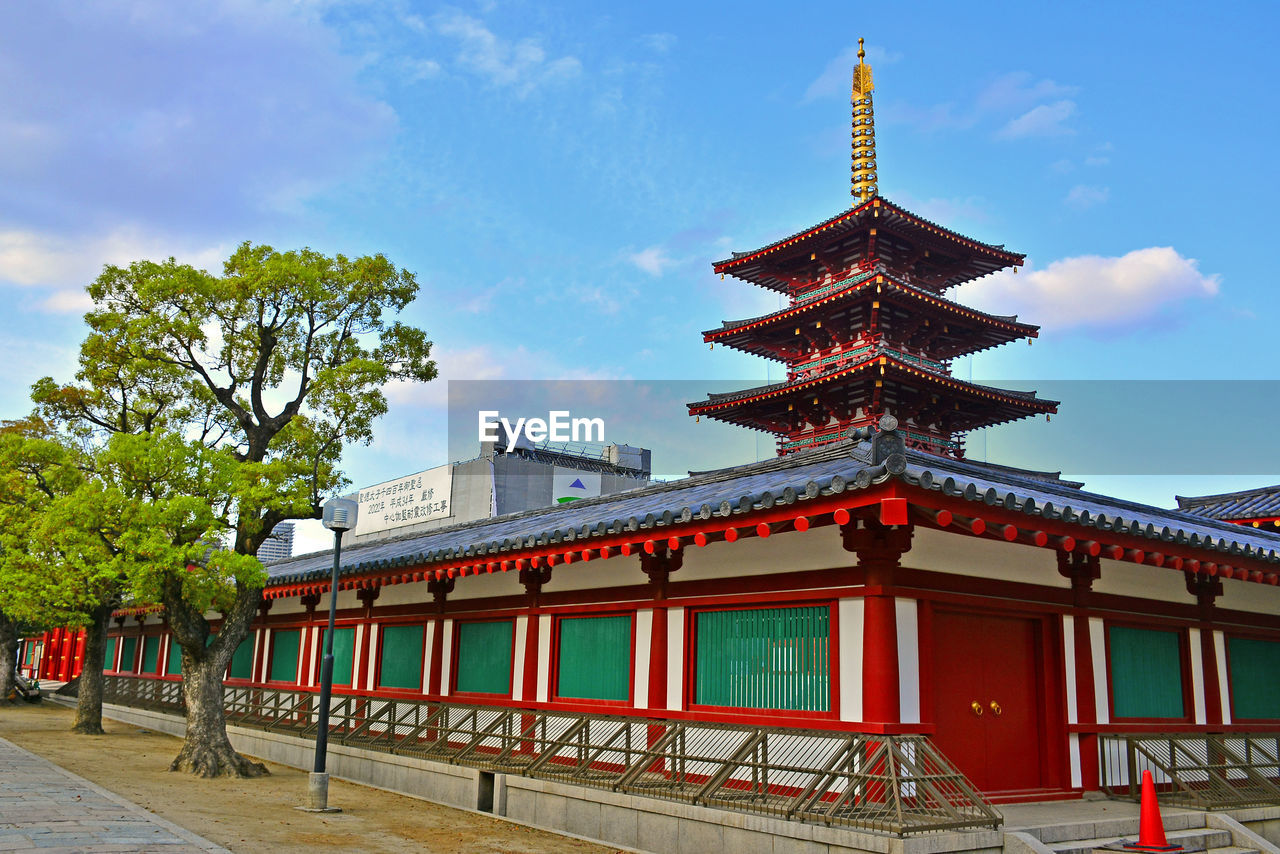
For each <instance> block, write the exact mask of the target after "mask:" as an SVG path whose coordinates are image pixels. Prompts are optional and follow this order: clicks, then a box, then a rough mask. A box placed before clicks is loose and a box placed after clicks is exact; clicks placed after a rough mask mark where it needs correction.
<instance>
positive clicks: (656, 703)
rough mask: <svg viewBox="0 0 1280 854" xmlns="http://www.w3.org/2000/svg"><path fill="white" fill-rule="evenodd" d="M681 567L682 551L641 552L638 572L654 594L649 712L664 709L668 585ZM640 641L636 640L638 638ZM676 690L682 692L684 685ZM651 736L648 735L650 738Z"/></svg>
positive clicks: (661, 548) (665, 549)
mask: <svg viewBox="0 0 1280 854" xmlns="http://www.w3.org/2000/svg"><path fill="white" fill-rule="evenodd" d="M683 565H684V551H683V550H682V549H672V548H670V547H669V546H660V547H658V548H656V549H654V552H653V554H649V553H647V552H642V553H641V555H640V571H641V572H643V573H644V574H645V575H646V576H648V578H649V587H650V589H651V590H652V591H653V600H654V603H653V629H652V631H651V632H650V633H649V696H648V697H647V698H646V701H647V703H648V706H649V708H650V709H657V710H665V709H666V708H667V703H668V702H669V700H670V699H672V698H668V697H667V676H668V674H667V627H668V622H667V585H668V584H669V582H670V581H671V574H672V573H673V572H676V571H677V570H679V569H680V567H681V566H683ZM637 642H639V639H637ZM679 690H683V686H681V688H680V689H679ZM653 737H654V733H653V732H651V733H650V739H651V740H652V738H653Z"/></svg>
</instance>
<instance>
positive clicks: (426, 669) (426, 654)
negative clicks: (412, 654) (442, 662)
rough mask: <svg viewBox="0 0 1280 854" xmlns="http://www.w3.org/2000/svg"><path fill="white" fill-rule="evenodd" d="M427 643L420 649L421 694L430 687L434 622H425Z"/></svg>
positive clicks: (434, 644)
mask: <svg viewBox="0 0 1280 854" xmlns="http://www.w3.org/2000/svg"><path fill="white" fill-rule="evenodd" d="M426 634H427V642H426V644H425V645H424V646H423V648H422V693H424V694H425V693H427V691H428V689H429V688H430V685H431V656H432V655H433V654H434V653H435V646H436V621H435V620H428V621H427V628H426Z"/></svg>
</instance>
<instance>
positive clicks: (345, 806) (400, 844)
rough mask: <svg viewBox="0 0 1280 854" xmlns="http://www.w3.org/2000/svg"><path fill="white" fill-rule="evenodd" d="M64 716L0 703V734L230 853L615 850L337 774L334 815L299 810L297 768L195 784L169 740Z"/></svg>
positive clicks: (50, 709)
mask: <svg viewBox="0 0 1280 854" xmlns="http://www.w3.org/2000/svg"><path fill="white" fill-rule="evenodd" d="M71 718H72V715H71V710H70V709H67V708H65V707H63V706H60V705H57V704H55V703H52V702H49V701H48V700H46V701H44V702H42V703H38V704H26V703H19V704H10V703H7V702H2V701H0V736H2V737H4V738H7V739H8V740H9V741H12V742H13V743H14V744H17V745H18V746H20V747H23V748H25V749H27V750H30V751H31V752H32V753H35V754H37V755H39V756H43V757H44V758H45V759H48V760H49V761H51V762H54V763H55V764H57V765H61V766H62V767H63V768H66V769H67V770H68V771H71V772H72V773H74V774H78V775H80V776H81V777H84V778H85V779H87V780H91V781H92V782H94V783H97V784H98V785H99V786H102V787H103V788H105V789H109V790H111V791H113V792H115V793H117V794H119V795H122V796H124V797H126V798H128V799H129V800H131V801H133V802H134V803H136V804H138V805H139V806H142V807H144V808H145V809H148V810H151V811H152V812H154V813H156V814H157V815H160V816H162V817H164V818H166V819H168V820H169V821H172V822H174V823H175V824H178V825H180V826H182V827H185V828H187V829H188V830H191V831H193V832H194V833H198V834H200V835H201V836H203V837H205V838H206V839H209V840H212V841H213V842H216V843H218V844H219V845H223V846H225V847H227V848H230V849H231V850H232V851H236V852H259V851H268V850H270V851H273V852H281V854H285V852H299V854H301V853H302V852H307V854H311V852H314V851H315V849H316V848H318V847H325V848H330V849H335V850H341V851H370V852H383V851H385V852H400V851H405V850H413V849H417V850H422V851H431V852H442V854H443V853H444V852H449V854H452V852H459V854H462V852H466V854H470V852H500V853H501V854H508V852H510V853H511V854H543V852H546V854H551V852H582V854H605V852H609V851H612V850H614V849H610V848H605V847H601V846H599V845H594V844H592V843H589V842H582V841H580V840H576V839H570V838H567V837H564V836H558V835H556V834H554V833H547V832H545V831H540V830H534V829H532V828H528V827H524V826H522V825H518V824H512V823H511V822H506V821H500V820H497V819H493V818H489V817H487V816H483V815H478V814H476V813H469V812H463V811H461V810H455V809H451V808H449V807H444V806H439V805H437V804H433V803H429V802H427V801H422V800H418V799H416V798H409V797H405V796H402V795H395V794H391V793H390V792H384V791H381V790H379V789H373V788H369V787H367V786H360V785H357V784H355V783H347V782H344V781H342V780H331V781H330V783H329V803H330V804H332V805H333V806H337V807H341V808H342V810H343V811H342V812H341V813H336V814H331V815H316V814H312V813H304V812H299V811H297V810H295V809H294V807H295V806H297V805H299V804H301V803H303V802H304V801H305V800H306V792H307V775H306V773H305V772H303V771H299V770H297V769H295V768H287V767H285V766H283V765H276V764H274V763H270V762H268V763H267V767H268V768H270V769H271V776H269V777H260V778H258V779H254V780H229V779H217V780H200V779H197V778H195V777H192V776H190V775H187V774H178V773H172V772H170V771H169V770H168V767H169V762H170V761H171V760H172V759H173V757H174V756H176V755H177V753H178V747H179V744H180V742H179V740H178V739H176V738H173V737H172V736H168V735H161V734H159V733H154V732H149V731H144V730H141V729H139V728H138V727H137V726H134V725H131V724H123V723H118V722H116V721H111V720H107V721H104V722H103V726H104V728H105V729H106V730H107V734H106V735H105V736H84V735H74V734H73V733H71V732H70V729H71Z"/></svg>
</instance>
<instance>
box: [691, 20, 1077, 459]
mask: <svg viewBox="0 0 1280 854" xmlns="http://www.w3.org/2000/svg"><path fill="white" fill-rule="evenodd" d="M858 45H859V49H858V65H857V66H856V67H855V68H854V72H853V98H852V104H853V181H852V195H853V198H854V205H853V207H852V208H851V209H849V210H845V211H843V212H841V213H839V214H837V215H836V216H834V217H832V218H830V219H828V220H826V221H824V222H820V223H818V224H817V225H815V226H812V227H811V228H807V229H805V230H804V231H801V232H799V233H797V234H794V235H792V236H790V237H787V238H784V239H782V240H779V241H777V242H776V243H772V244H770V245H768V246H765V247H763V248H761V249H756V250H754V251H751V252H735V253H733V256H732V257H730V258H727V259H725V260H723V261H719V262H716V264H715V265H714V268H713V269H714V270H715V272H717V273H719V274H720V277H721V278H724V276H725V274H728V275H731V276H735V277H737V278H739V279H741V280H743V281H746V282H750V283H752V284H754V285H759V286H760V287H764V288H769V289H770V290H774V291H777V292H778V293H781V294H784V295H786V297H787V299H788V301H789V304H788V305H787V306H786V307H785V308H782V309H780V310H778V311H775V312H772V313H770V314H766V315H764V316H762V317H754V318H749V319H746V320H734V321H725V322H724V323H723V324H722V325H721V327H720V328H719V329H712V330H709V331H707V332H705V333H703V339H704V340H705V341H707V342H709V343H710V344H711V346H712V347H715V345H716V344H724V345H727V346H729V347H733V348H735V349H738V350H741V351H743V352H746V353H753V354H755V355H758V356H763V357H765V358H767V359H774V360H776V361H779V362H782V363H783V364H785V365H786V379H784V380H782V381H781V382H777V383H772V384H770V385H764V386H759V387H756V388H751V389H747V390H745V391H739V392H733V393H728V394H713V395H710V396H709V397H708V398H707V399H706V400H702V401H699V402H697V403H691V404H689V414H691V415H694V416H699V417H701V416H704V415H705V416H707V417H709V418H714V419H716V420H719V421H725V422H728V423H732V424H739V425H741V426H744V427H750V428H753V429H756V430H763V431H767V432H770V433H774V434H776V435H777V436H778V453H779V455H783V454H789V453H793V452H795V451H800V450H805V449H809V448H815V447H818V446H821V445H824V444H827V443H829V442H833V441H835V440H837V439H840V438H842V437H843V436H845V435H846V434H847V433H848V431H849V430H850V429H851V428H858V427H863V426H870V425H872V424H875V423H877V422H878V421H879V419H880V418H881V416H883V415H892V416H894V417H895V418H896V419H897V420H898V423H899V424H900V425H901V426H900V428H899V432H900V433H901V434H902V436H903V438H904V439H905V441H906V442H907V444H908V445H910V446H912V447H915V448H918V449H920V450H924V451H928V452H932V453H937V454H944V455H948V456H954V457H962V456H963V455H964V445H963V434H964V433H965V432H966V431H969V430H975V429H978V428H982V427H988V426H991V425H994V424H1001V423H1004V422H1007V421H1013V420H1016V419H1020V418H1025V417H1027V416H1030V415H1037V414H1040V413H1044V414H1045V415H1046V416H1047V415H1048V414H1050V413H1053V412H1056V411H1057V402H1056V401H1051V400H1044V399H1041V398H1038V397H1036V395H1035V394H1034V393H1033V392H1019V391H1009V390H1006V389H999V388H992V387H989V386H984V385H978V384H975V383H972V382H967V381H965V380H962V379H958V378H957V377H955V376H953V375H952V372H951V362H952V360H953V359H955V358H957V357H959V356H965V355H968V354H971V353H976V352H979V351H981V350H985V349H987V348H989V347H996V346H999V345H1001V344H1005V343H1007V342H1010V341H1015V340H1017V339H1020V338H1027V339H1031V338H1035V337H1036V336H1037V334H1038V332H1039V327H1038V326H1033V325H1031V324H1028V323H1021V322H1019V321H1018V319H1017V317H1004V316H999V315H992V314H986V313H984V312H980V311H976V310H974V309H971V308H968V307H966V306H964V305H960V304H959V303H956V302H954V301H952V300H948V299H946V297H945V296H944V294H945V293H946V291H947V290H948V289H949V288H952V287H955V286H956V285H960V284H963V283H964V282H968V281H971V280H973V279H976V278H979V277H981V276H985V275H987V274H989V273H993V272H995V271H997V270H1003V269H1006V268H1009V267H1013V268H1014V271H1015V272H1016V268H1017V267H1018V266H1021V265H1022V263H1023V258H1024V256H1023V255H1021V254H1019V253H1016V252H1010V251H1009V250H1007V249H1005V248H1004V247H1003V246H995V245H992V244H988V243H982V242H979V241H977V240H973V239H971V238H968V237H965V236H963V235H961V234H957V233H956V232H954V231H951V230H949V229H946V228H944V227H942V226H940V225H938V224H936V223H933V222H930V221H929V220H927V219H924V218H923V217H920V216H917V215H916V214H913V213H911V212H910V211H908V210H905V209H904V208H901V207H899V206H898V205H895V204H894V203H892V202H890V201H889V200H888V199H885V198H882V197H881V196H880V194H879V190H878V186H877V184H878V178H877V172H876V149H875V117H874V112H873V109H872V100H871V94H872V90H873V86H872V80H871V67H870V66H869V65H867V64H866V59H865V57H866V52H865V51H864V50H863V49H862V39H859V40H858ZM1028 343H1029V342H1028Z"/></svg>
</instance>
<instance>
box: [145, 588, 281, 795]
mask: <svg viewBox="0 0 1280 854" xmlns="http://www.w3.org/2000/svg"><path fill="white" fill-rule="evenodd" d="M261 599H262V590H261V589H260V588H259V589H247V588H244V587H239V586H238V587H237V590H236V599H235V602H234V603H233V604H232V605H231V607H230V608H229V609H228V610H227V611H225V612H224V613H223V621H222V626H221V627H220V628H219V630H218V634H217V636H216V637H215V638H214V639H213V642H212V643H206V642H207V641H208V638H209V622H208V620H206V619H205V616H204V614H202V613H199V612H197V611H195V610H194V609H192V608H191V607H190V606H189V605H188V604H187V603H186V602H185V601H184V600H183V598H182V595H181V580H174V581H173V582H171V584H170V586H169V587H168V588H167V589H166V590H165V591H164V600H165V602H164V604H165V610H166V612H167V614H168V618H169V629H170V631H171V632H172V634H173V637H174V639H175V640H177V641H178V643H179V644H180V645H181V647H182V699H183V701H184V702H185V703H186V706H187V732H186V737H185V739H184V740H183V742H182V750H181V751H179V753H178V756H177V757H176V758H175V759H174V760H173V763H172V764H171V765H170V766H169V770H170V771H188V772H190V773H192V774H195V775H196V776H198V777H261V776H263V775H265V774H268V773H270V772H269V771H267V766H265V765H263V764H262V763H261V762H253V761H251V760H248V759H245V758H244V757H243V756H241V755H240V754H239V753H236V751H235V748H233V747H232V746H231V740H230V739H229V738H227V718H226V714H225V710H224V708H223V705H222V676H223V674H224V673H226V672H227V665H228V663H230V661H231V656H232V655H234V654H235V651H236V647H238V646H239V645H240V641H242V640H244V638H245V636H246V635H248V633H249V627H250V625H252V623H253V617H254V614H255V613H256V612H257V608H258V602H260V601H261Z"/></svg>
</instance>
